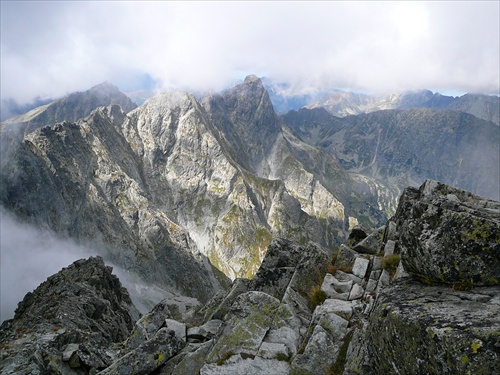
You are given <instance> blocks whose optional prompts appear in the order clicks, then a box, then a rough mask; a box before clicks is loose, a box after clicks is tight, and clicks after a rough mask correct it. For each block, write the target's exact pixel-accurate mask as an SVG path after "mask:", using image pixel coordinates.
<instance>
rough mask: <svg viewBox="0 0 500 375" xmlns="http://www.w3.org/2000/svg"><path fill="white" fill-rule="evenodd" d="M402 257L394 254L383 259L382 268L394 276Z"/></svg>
mask: <svg viewBox="0 0 500 375" xmlns="http://www.w3.org/2000/svg"><path fill="white" fill-rule="evenodd" d="M399 261H400V257H399V254H392V255H388V256H386V257H383V258H382V268H383V269H384V270H386V271H387V272H389V274H390V275H391V276H394V274H395V273H396V270H397V269H398V265H399Z"/></svg>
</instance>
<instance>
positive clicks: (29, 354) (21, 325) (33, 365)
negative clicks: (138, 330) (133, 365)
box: [0, 257, 139, 374]
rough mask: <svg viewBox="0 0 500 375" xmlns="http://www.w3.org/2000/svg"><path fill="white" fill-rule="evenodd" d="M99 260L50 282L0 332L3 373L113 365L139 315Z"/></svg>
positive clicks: (85, 262)
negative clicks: (118, 347)
mask: <svg viewBox="0 0 500 375" xmlns="http://www.w3.org/2000/svg"><path fill="white" fill-rule="evenodd" d="M111 272H112V268H111V267H108V266H105V265H104V262H103V260H102V259H101V258H99V257H91V258H89V259H87V260H83V259H82V260H78V261H76V262H74V263H73V264H72V265H70V266H69V267H67V268H64V269H62V270H61V271H60V272H58V273H57V274H55V275H53V276H51V277H49V278H48V279H47V281H45V282H44V283H42V284H41V285H40V286H39V287H38V288H37V289H36V290H34V291H33V292H30V293H28V294H27V295H26V296H25V297H24V299H23V300H22V301H21V302H20V303H19V305H18V308H17V309H16V313H15V316H14V319H12V320H7V321H5V322H4V323H3V324H2V326H1V327H0V355H1V357H2V360H1V361H0V372H1V373H2V374H61V373H64V374H66V373H77V374H87V373H89V372H91V373H92V372H94V373H95V371H96V370H98V369H102V368H105V367H107V366H108V365H109V364H110V363H111V362H112V361H113V353H112V352H111V351H109V349H111V347H112V344H113V343H118V342H120V341H123V340H124V339H125V338H126V337H128V335H129V333H130V331H131V329H132V327H133V324H134V322H135V321H136V320H137V319H138V318H139V312H138V311H137V309H136V308H135V306H134V305H133V303H132V301H131V299H130V297H129V294H128V292H127V290H126V289H125V288H123V287H122V286H121V283H120V281H119V280H118V278H117V277H116V276H115V275H113V274H112V273H111Z"/></svg>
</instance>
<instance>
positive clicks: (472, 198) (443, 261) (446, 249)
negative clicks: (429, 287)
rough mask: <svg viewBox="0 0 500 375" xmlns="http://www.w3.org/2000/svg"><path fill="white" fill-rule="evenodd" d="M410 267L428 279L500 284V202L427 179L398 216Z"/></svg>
mask: <svg viewBox="0 0 500 375" xmlns="http://www.w3.org/2000/svg"><path fill="white" fill-rule="evenodd" d="M395 219H396V220H395V221H396V224H397V225H398V228H399V233H400V234H399V243H400V246H401V255H402V258H403V265H404V267H405V269H406V270H407V271H408V272H409V273H410V274H411V275H412V276H413V277H415V278H417V279H418V280H420V281H422V282H424V283H428V284H430V283H444V284H449V285H453V284H456V283H466V284H470V285H471V286H472V285H478V286H479V285H499V284H500V278H499V275H500V203H498V202H495V201H492V200H488V199H485V198H482V197H479V196H476V195H473V194H471V193H468V192H466V191H463V190H460V189H456V188H453V187H450V186H448V185H444V184H441V183H438V182H436V181H431V180H427V181H426V182H425V183H424V184H423V185H422V186H421V187H420V189H418V190H416V189H411V188H409V189H407V190H405V193H404V194H403V195H402V197H401V200H400V204H399V208H398V211H397V213H396V216H395Z"/></svg>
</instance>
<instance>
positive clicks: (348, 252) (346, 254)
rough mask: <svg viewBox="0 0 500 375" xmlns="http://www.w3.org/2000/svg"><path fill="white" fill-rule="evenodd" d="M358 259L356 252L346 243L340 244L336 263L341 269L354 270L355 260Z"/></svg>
mask: <svg viewBox="0 0 500 375" xmlns="http://www.w3.org/2000/svg"><path fill="white" fill-rule="evenodd" d="M355 260H356V252H354V251H353V250H352V249H351V248H350V247H348V246H346V245H340V249H339V252H338V254H337V259H336V260H335V265H336V266H337V267H338V268H340V269H346V270H347V269H349V270H352V266H353V264H354V261H355Z"/></svg>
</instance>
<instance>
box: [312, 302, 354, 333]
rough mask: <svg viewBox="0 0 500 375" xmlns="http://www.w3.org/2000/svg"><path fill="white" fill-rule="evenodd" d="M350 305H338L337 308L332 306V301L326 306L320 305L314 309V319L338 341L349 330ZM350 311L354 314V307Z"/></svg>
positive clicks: (314, 321)
mask: <svg viewBox="0 0 500 375" xmlns="http://www.w3.org/2000/svg"><path fill="white" fill-rule="evenodd" d="M330 301H332V300H330ZM339 302H343V301H339ZM349 307H350V306H349ZM349 307H347V306H346V305H338V307H337V308H335V307H334V306H332V303H331V302H330V304H329V305H327V306H325V307H323V305H321V306H318V307H317V308H316V309H315V310H314V314H313V319H312V321H313V323H315V324H318V325H320V326H321V327H322V328H323V329H324V330H325V331H327V332H328V333H329V334H330V335H331V336H332V339H333V340H334V341H338V340H340V339H341V338H342V337H344V335H345V334H346V332H347V325H348V324H349V321H348V318H349V317H350V316H349ZM350 313H351V314H352V307H351V310H350ZM342 315H344V316H342Z"/></svg>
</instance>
